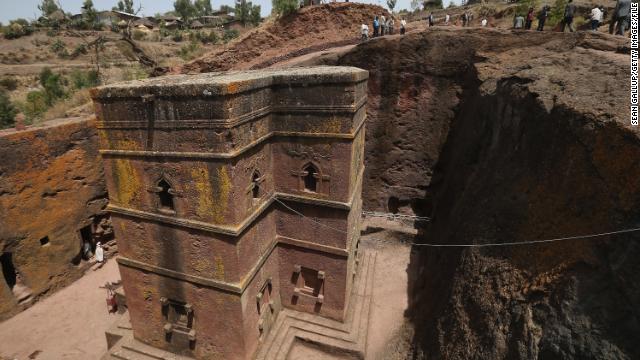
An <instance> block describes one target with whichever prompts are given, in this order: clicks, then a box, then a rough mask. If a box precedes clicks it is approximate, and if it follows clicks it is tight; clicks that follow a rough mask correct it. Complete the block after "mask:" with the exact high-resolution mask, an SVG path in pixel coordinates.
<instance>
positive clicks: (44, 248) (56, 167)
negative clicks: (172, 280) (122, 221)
mask: <svg viewBox="0 0 640 360" xmlns="http://www.w3.org/2000/svg"><path fill="white" fill-rule="evenodd" d="M97 140H98V139H97V134H96V130H95V128H94V122H93V121H92V120H87V119H74V120H68V119H66V120H64V122H62V121H54V122H50V123H48V124H47V125H46V126H45V127H42V128H35V129H29V130H26V131H17V132H16V131H13V130H5V131H2V132H0V159H1V161H0V255H2V268H1V269H2V271H1V273H2V276H1V277H0V319H2V318H4V317H7V316H10V315H13V314H15V313H16V312H17V311H19V310H21V309H23V308H24V307H25V306H28V305H29V304H30V303H31V302H32V301H34V300H36V299H37V298H39V297H41V296H43V295H44V294H48V293H52V292H54V291H55V290H56V289H58V288H60V287H62V286H64V285H66V284H68V283H70V282H72V281H73V280H75V279H77V278H78V277H80V276H81V275H82V272H83V270H84V269H85V266H84V263H83V262H82V259H81V256H80V250H81V244H82V241H83V240H82V239H83V236H85V237H87V236H88V237H90V238H91V237H94V239H93V240H95V236H99V235H100V234H92V230H96V229H98V228H99V226H97V225H98V223H99V220H100V218H101V217H103V216H105V214H104V213H103V209H104V207H105V206H106V204H107V193H106V186H105V183H104V178H103V172H102V161H101V159H100V155H99V153H98V142H97ZM82 229H84V230H82ZM101 230H102V229H101ZM83 232H84V235H83ZM87 232H88V234H87ZM16 273H17V276H16ZM29 295H30V297H29Z"/></svg>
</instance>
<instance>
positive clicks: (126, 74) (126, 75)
mask: <svg viewBox="0 0 640 360" xmlns="http://www.w3.org/2000/svg"><path fill="white" fill-rule="evenodd" d="M148 77H149V74H147V72H146V71H145V70H144V69H143V68H142V67H140V65H134V66H129V67H126V68H124V69H123V70H122V80H126V81H129V80H140V79H146V78H148Z"/></svg>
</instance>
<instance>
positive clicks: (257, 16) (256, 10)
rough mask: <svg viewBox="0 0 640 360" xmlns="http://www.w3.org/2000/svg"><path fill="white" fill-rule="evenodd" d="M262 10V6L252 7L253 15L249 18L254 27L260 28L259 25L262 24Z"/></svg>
mask: <svg viewBox="0 0 640 360" xmlns="http://www.w3.org/2000/svg"><path fill="white" fill-rule="evenodd" d="M260 10H261V9H260V5H252V6H251V15H250V16H249V18H250V21H251V24H252V25H253V26H258V24H260V20H262V17H261V16H260Z"/></svg>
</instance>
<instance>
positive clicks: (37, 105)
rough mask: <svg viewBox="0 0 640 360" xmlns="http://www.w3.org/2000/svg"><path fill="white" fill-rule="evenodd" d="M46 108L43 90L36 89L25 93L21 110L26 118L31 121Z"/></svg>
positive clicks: (39, 115) (38, 116)
mask: <svg viewBox="0 0 640 360" xmlns="http://www.w3.org/2000/svg"><path fill="white" fill-rule="evenodd" d="M48 108H49V106H48V105H47V101H46V96H45V94H44V91H39V90H36V91H31V92H29V93H28V94H27V100H26V101H25V103H24V104H23V106H22V112H23V113H24V115H25V117H26V118H27V120H29V121H33V120H34V119H38V118H40V117H41V116H42V114H44V112H45V111H47V109H48Z"/></svg>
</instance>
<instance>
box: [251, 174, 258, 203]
mask: <svg viewBox="0 0 640 360" xmlns="http://www.w3.org/2000/svg"><path fill="white" fill-rule="evenodd" d="M251 183H252V184H253V188H252V189H251V193H252V194H253V198H254V199H257V198H259V197H260V173H259V172H258V170H256V171H254V172H253V177H252V178H251Z"/></svg>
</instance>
